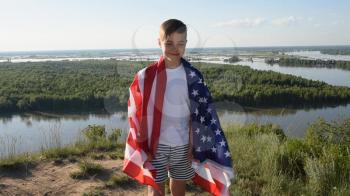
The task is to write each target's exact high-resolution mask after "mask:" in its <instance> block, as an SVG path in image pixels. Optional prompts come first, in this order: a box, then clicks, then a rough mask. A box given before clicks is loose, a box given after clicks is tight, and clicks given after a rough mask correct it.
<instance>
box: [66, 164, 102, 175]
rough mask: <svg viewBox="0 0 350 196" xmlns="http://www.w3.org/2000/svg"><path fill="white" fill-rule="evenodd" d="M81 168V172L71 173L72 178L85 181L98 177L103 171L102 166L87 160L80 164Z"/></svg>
mask: <svg viewBox="0 0 350 196" xmlns="http://www.w3.org/2000/svg"><path fill="white" fill-rule="evenodd" d="M79 168H80V170H78V171H74V172H72V173H70V177H71V178H74V179H85V178H88V177H91V176H94V175H97V174H99V173H101V172H102V171H103V167H102V165H100V164H96V163H93V162H90V161H87V160H83V161H82V162H80V163H79Z"/></svg>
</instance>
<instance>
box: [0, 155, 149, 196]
mask: <svg viewBox="0 0 350 196" xmlns="http://www.w3.org/2000/svg"><path fill="white" fill-rule="evenodd" d="M94 162H96V163H100V164H101V165H102V166H103V168H104V172H103V173H101V174H99V175H97V176H93V177H90V178H89V179H84V180H76V179H72V178H71V177H70V176H69V174H70V173H71V172H73V171H76V170H79V167H78V164H77V163H70V162H68V161H64V162H63V163H62V164H59V165H57V164H54V163H53V162H41V163H39V164H38V165H36V166H35V167H33V168H30V169H29V170H26V168H22V169H16V170H11V171H0V195H82V194H83V193H84V192H85V193H87V192H89V191H91V190H94V189H96V188H97V187H100V188H102V189H103V192H104V193H105V194H106V195H147V189H146V187H145V186H141V185H138V186H137V187H135V186H133V187H132V189H128V188H127V189H125V188H124V189H122V188H120V187H115V188H113V189H108V188H104V181H107V180H108V179H109V178H110V177H111V176H112V175H118V174H121V173H122V172H121V168H122V160H95V161H94Z"/></svg>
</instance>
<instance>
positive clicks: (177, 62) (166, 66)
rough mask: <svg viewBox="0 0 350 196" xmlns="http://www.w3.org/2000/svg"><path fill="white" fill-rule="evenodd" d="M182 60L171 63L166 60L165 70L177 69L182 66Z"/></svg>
mask: <svg viewBox="0 0 350 196" xmlns="http://www.w3.org/2000/svg"><path fill="white" fill-rule="evenodd" d="M180 62H181V60H179V61H169V60H168V59H166V58H165V68H169V69H175V68H177V67H178V66H179V65H180Z"/></svg>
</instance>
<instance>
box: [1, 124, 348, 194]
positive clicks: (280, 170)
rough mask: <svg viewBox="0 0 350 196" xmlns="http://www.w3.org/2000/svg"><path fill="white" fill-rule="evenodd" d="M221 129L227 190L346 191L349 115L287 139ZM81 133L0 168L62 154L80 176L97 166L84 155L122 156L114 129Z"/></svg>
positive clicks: (273, 129) (111, 183)
mask: <svg viewBox="0 0 350 196" xmlns="http://www.w3.org/2000/svg"><path fill="white" fill-rule="evenodd" d="M224 130H225V135H226V138H227V140H228V143H229V147H230V150H231V153H232V159H233V161H234V164H233V165H234V170H235V172H236V177H235V179H233V180H232V185H231V187H230V191H231V193H232V194H233V195H350V185H349V182H350V147H349V146H350V118H349V119H346V120H344V121H342V122H340V121H339V122H326V121H324V120H323V119H319V120H317V121H315V122H314V123H313V124H311V125H310V126H309V127H308V129H307V131H306V134H305V137H304V138H287V137H286V136H285V135H284V133H283V130H282V129H280V128H279V127H278V126H276V125H271V124H268V125H261V124H254V123H253V124H246V125H234V124H231V125H226V126H225V127H224ZM83 133H84V138H83V139H82V140H81V141H79V142H77V143H75V144H72V145H68V146H65V147H55V148H52V149H45V150H43V151H42V152H40V153H36V154H35V153H34V154H23V155H11V156H9V157H7V158H4V159H1V160H0V169H1V168H2V169H16V168H18V167H23V166H25V165H30V164H34V163H35V162H37V161H40V160H42V159H49V160H58V162H60V161H61V160H62V159H67V160H69V161H71V162H75V161H79V167H80V169H79V170H78V171H76V172H74V173H72V174H71V177H72V178H76V179H84V178H87V177H90V176H94V175H96V174H98V173H99V172H101V171H102V170H103V168H102V167H101V165H98V164H94V163H92V162H89V161H84V158H87V157H89V158H92V159H102V158H107V157H110V158H113V159H118V158H121V159H122V158H123V152H124V146H125V145H124V144H120V143H118V142H117V140H118V136H119V134H120V130H118V129H116V130H114V131H113V133H111V134H110V135H107V134H106V132H105V130H104V127H103V126H89V127H87V128H86V129H84V131H83ZM81 160H83V161H81ZM134 185H135V186H134ZM105 187H106V188H114V187H123V188H133V187H136V182H135V181H134V180H132V179H130V178H129V177H127V176H126V175H124V174H122V175H113V176H112V177H111V178H110V179H109V180H107V181H106V182H105ZM187 187H188V190H189V191H190V192H191V190H193V191H195V192H198V190H199V189H197V188H196V185H194V184H193V183H192V184H191V183H189V184H188V185H187ZM167 192H169V189H168V188H167ZM199 192H200V191H199ZM87 194H92V195H94V194H95V193H94V192H90V193H87ZM98 194H100V193H99V192H98V191H97V192H96V194H95V195H98Z"/></svg>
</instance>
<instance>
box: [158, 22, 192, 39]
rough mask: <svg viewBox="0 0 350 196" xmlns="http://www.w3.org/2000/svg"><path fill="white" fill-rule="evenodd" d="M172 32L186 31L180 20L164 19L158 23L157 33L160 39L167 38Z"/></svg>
mask: <svg viewBox="0 0 350 196" xmlns="http://www.w3.org/2000/svg"><path fill="white" fill-rule="evenodd" d="M174 32H177V33H185V32H187V27H186V25H185V24H184V23H183V22H182V21H181V20H177V19H169V20H166V21H164V22H163V23H162V24H161V25H160V33H159V35H160V39H161V40H163V39H164V38H167V37H168V36H170V35H171V34H172V33H174Z"/></svg>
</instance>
